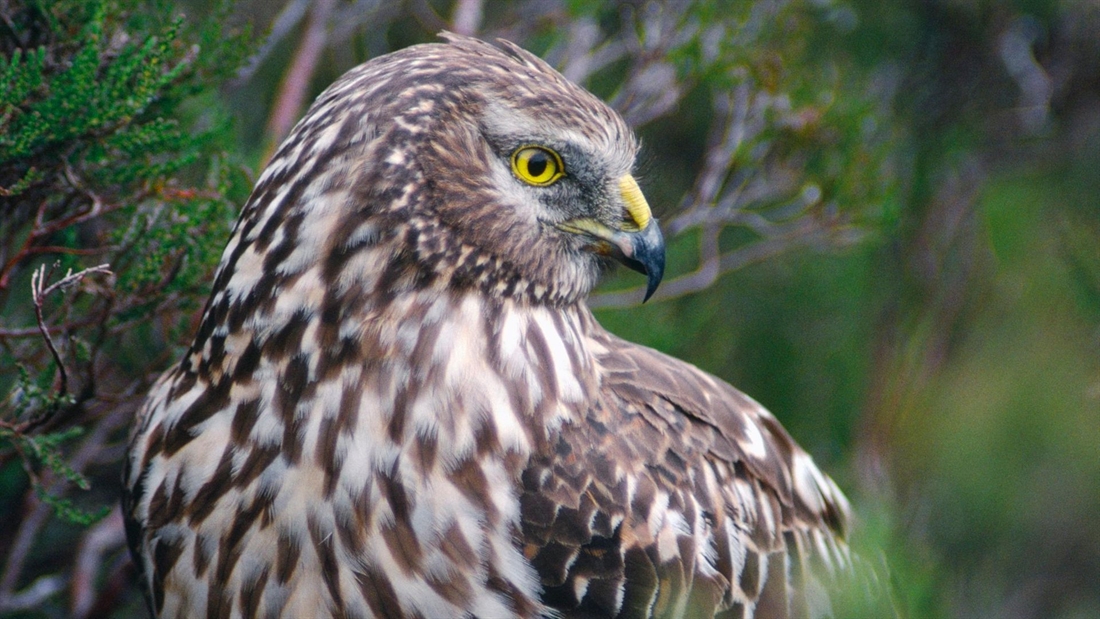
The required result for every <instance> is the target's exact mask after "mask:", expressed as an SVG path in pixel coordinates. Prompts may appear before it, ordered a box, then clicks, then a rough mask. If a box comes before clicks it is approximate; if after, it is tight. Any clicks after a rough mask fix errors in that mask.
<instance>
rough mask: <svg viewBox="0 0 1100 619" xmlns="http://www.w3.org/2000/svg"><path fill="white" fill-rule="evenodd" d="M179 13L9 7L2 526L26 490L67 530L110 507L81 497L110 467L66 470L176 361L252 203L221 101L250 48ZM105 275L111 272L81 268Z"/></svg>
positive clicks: (0, 354) (104, 499)
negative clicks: (219, 91) (165, 363)
mask: <svg viewBox="0 0 1100 619" xmlns="http://www.w3.org/2000/svg"><path fill="white" fill-rule="evenodd" d="M175 11H176V9H174V8H173V7H172V5H171V4H168V3H165V2H159V1H155V2H143V1H140V0H90V1H85V0H61V1H56V2H48V3H43V2H36V1H33V0H28V1H23V2H19V1H17V2H12V3H5V4H4V6H3V7H0V13H2V15H0V16H2V18H3V22H4V23H5V24H6V25H7V26H6V27H5V28H4V29H0V50H2V51H3V52H4V53H3V55H2V56H0V310H2V311H0V316H2V318H0V393H6V394H7V395H6V397H5V398H4V399H3V400H0V462H9V461H11V460H12V459H15V460H18V461H20V462H21V463H22V465H23V466H22V469H23V471H24V472H25V474H26V475H27V477H28V479H29V484H22V485H21V484H17V483H11V481H10V480H9V483H5V484H4V485H3V486H2V490H0V505H2V506H3V507H0V518H5V519H16V520H18V518H20V517H22V514H21V513H20V511H19V510H18V506H20V505H22V504H23V503H24V501H23V500H20V499H19V494H22V493H23V492H25V491H26V492H30V493H32V496H33V497H36V499H37V500H38V501H40V502H42V503H43V504H45V505H47V506H49V508H50V509H51V510H52V512H53V513H54V514H56V516H57V517H58V518H59V519H60V520H61V521H62V522H65V523H68V524H70V525H75V526H81V527H86V526H89V525H91V524H93V523H95V522H96V521H98V520H100V519H101V518H103V517H104V516H105V515H106V514H107V513H108V512H109V511H110V509H111V503H112V502H113V501H112V499H111V498H110V497H109V496H99V498H94V499H89V500H91V501H92V503H93V505H94V506H93V507H91V508H90V509H89V508H87V507H85V506H84V505H85V504H86V503H88V502H89V500H81V501H77V500H76V499H75V498H74V497H73V496H71V493H72V491H73V490H74V489H76V490H83V491H88V492H89V494H90V495H96V496H98V495H102V492H100V491H97V487H98V488H107V489H113V487H114V483H115V482H114V481H113V480H110V478H111V477H115V475H117V471H114V470H112V471H110V472H109V473H110V474H109V475H108V480H109V481H107V482H104V481H103V480H102V479H100V478H99V477H92V476H90V475H89V473H88V472H87V471H86V468H87V467H88V466H89V465H88V464H85V463H84V462H85V461H86V460H87V458H85V459H84V460H81V461H80V463H79V464H78V463H77V462H76V461H74V460H73V456H74V454H75V453H77V452H81V453H85V454H94V453H95V452H97V451H101V450H103V449H107V448H108V447H109V446H110V445H117V443H118V441H119V440H120V439H121V438H122V437H121V436H120V435H119V433H118V432H117V431H115V432H108V431H105V430H103V431H91V430H92V429H96V428H111V427H123V426H124V425H125V424H126V422H128V421H129V419H130V418H131V417H132V415H133V412H134V405H135V403H136V402H135V400H134V399H133V397H132V395H130V394H132V393H133V390H134V389H135V388H136V389H137V390H138V391H141V390H142V389H143V388H144V387H143V386H142V385H147V384H148V381H149V377H148V376H145V375H144V374H145V373H146V372H149V371H150V370H151V369H152V368H150V367H149V365H148V363H149V361H150V360H151V359H153V358H158V357H161V356H164V355H166V354H175V350H176V349H175V347H178V346H179V345H180V344H181V342H179V341H178V338H179V336H180V329H179V328H178V326H179V325H181V324H183V323H184V316H188V315H189V313H190V312H193V311H194V308H195V307H196V306H197V305H198V304H199V303H200V302H201V299H202V298H203V297H204V296H205V291H206V287H207V285H208V281H209V277H210V273H211V271H212V270H213V268H214V266H215V265H216V263H217V258H218V255H219V253H220V250H221V247H222V243H223V242H224V239H225V238H226V237H227V236H228V231H229V227H230V225H231V223H232V221H233V217H234V215H235V213H236V211H237V209H238V207H239V204H240V200H241V199H242V198H243V196H244V195H246V194H247V191H248V187H249V185H250V179H249V178H248V175H247V174H245V173H243V172H242V170H241V166H240V165H239V164H237V163H235V162H236V159H235V158H234V156H233V155H231V154H228V153H226V152H225V151H224V146H225V145H224V143H223V142H224V140H225V135H226V134H227V133H228V131H227V129H228V127H229V120H228V115H227V114H225V113H224V112H223V111H222V110H221V109H220V107H219V104H218V103H217V100H216V97H214V96H213V95H212V93H213V91H214V89H215V88H216V87H217V85H218V84H219V83H220V82H221V81H222V80H224V79H225V78H226V77H228V76H229V75H231V74H232V73H233V71H235V70H236V67H237V66H238V65H239V63H240V61H241V60H242V59H243V57H244V54H246V53H248V50H249V49H250V47H251V46H250V44H249V42H248V39H247V34H246V33H244V32H243V31H241V30H240V29H235V28H234V27H232V26H231V21H232V20H230V19H228V15H229V12H228V11H229V8H228V4H227V3H223V4H221V5H220V6H219V7H218V8H217V9H216V10H214V11H210V12H208V13H207V16H206V18H205V19H203V20H201V21H198V22H195V21H189V20H186V19H184V18H183V17H181V16H178V15H175V14H174V13H175ZM44 261H45V263H46V264H49V263H53V264H54V265H55V267H54V269H47V271H46V272H44V273H45V280H46V281H43V282H40V289H41V290H43V291H45V292H44V294H43V295H42V296H41V297H39V296H38V295H37V294H27V292H26V291H27V290H28V287H29V284H30V282H31V279H30V275H31V273H32V272H33V271H34V270H35V269H36V268H37V267H38V266H39V265H40V264H43V263H44ZM100 264H110V273H107V274H103V273H101V272H99V271H96V270H93V271H83V270H82V269H86V268H88V267H91V266H93V265H100ZM70 269H71V270H72V271H73V272H74V273H75V274H74V276H73V278H72V279H71V281H67V283H66V284H65V285H64V286H53V284H59V283H61V280H57V279H56V278H54V277H53V273H54V272H57V273H63V272H66V271H68V270H70ZM47 334H48V335H47ZM128 350H135V351H137V352H136V353H135V354H136V356H135V354H130V353H127V352H126V351H128ZM167 351H171V352H167ZM135 380H136V381H137V383H136V385H135V383H134V381H135ZM6 470H9V471H10V470H11V469H6ZM16 470H18V469H16ZM6 493H17V494H13V495H9V494H6ZM14 527H15V525H11V529H12V530H15V529H14ZM30 534H31V535H36V534H37V533H36V532H35V531H32V532H31V533H30ZM36 565H37V563H36ZM43 567H48V564H43ZM39 569H41V568H39ZM27 577H33V574H31V575H29V576H27ZM20 582H24V580H22V579H21V580H20ZM0 597H2V596H0Z"/></svg>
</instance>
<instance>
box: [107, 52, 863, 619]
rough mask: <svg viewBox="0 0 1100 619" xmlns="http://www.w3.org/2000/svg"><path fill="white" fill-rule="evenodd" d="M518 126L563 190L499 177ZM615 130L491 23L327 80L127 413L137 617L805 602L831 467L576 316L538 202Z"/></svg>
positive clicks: (575, 252) (560, 251) (561, 612)
mask: <svg viewBox="0 0 1100 619" xmlns="http://www.w3.org/2000/svg"><path fill="white" fill-rule="evenodd" d="M524 143H540V144H549V145H552V146H554V147H555V148H558V149H561V150H562V151H563V152H565V153H567V154H569V155H570V159H569V161H570V162H574V163H573V164H572V165H573V167H572V168H571V169H570V172H571V173H572V174H573V175H574V176H575V177H576V179H577V185H576V186H578V187H583V188H584V190H583V191H577V192H573V193H568V191H567V190H566V189H561V190H559V193H553V192H552V191H543V192H541V193H539V192H536V191H534V190H532V189H531V188H527V187H523V186H521V185H520V184H519V183H518V182H517V181H516V180H515V179H514V178H512V176H511V174H510V173H509V170H508V167H507V161H506V158H507V152H509V150H510V149H512V148H515V147H516V146H518V145H522V144H524ZM636 154H637V144H636V142H635V140H634V138H633V137H632V134H631V132H630V130H629V129H628V128H627V127H626V126H625V124H624V123H623V121H622V120H621V119H620V118H619V116H618V115H616V114H615V113H614V112H613V111H611V110H610V109H609V108H608V107H607V106H605V105H604V104H603V103H601V102H600V101H598V100H597V99H596V98H594V97H593V96H592V95H590V94H589V93H587V92H585V91H584V90H582V89H580V88H578V87H577V86H575V85H573V84H571V83H569V82H568V81H566V80H565V79H564V78H562V77H561V76H560V75H559V74H558V73H557V72H555V71H554V70H553V69H551V68H550V67H549V66H547V65H546V64H545V63H543V62H542V61H541V60H539V59H538V58H536V57H534V56H532V55H530V54H528V53H526V52H524V51H522V50H520V49H518V48H516V47H514V46H511V45H509V44H505V43H502V44H501V47H499V48H498V47H495V46H492V45H489V44H486V43H482V42H480V41H476V40H472V39H467V38H462V37H456V36H448V37H447V42H446V43H442V44H434V45H424V46H417V47H413V48H409V49H406V50H403V51H400V52H397V53H394V54H390V55H387V56H383V57H381V58H378V59H375V60H373V61H371V62H368V63H366V64H364V65H362V66H360V67H358V68H356V69H353V70H352V71H351V72H349V73H348V74H346V75H345V76H344V77H342V78H341V79H340V80H339V81H338V82H336V83H335V84H334V85H333V86H331V87H330V88H329V89H328V90H327V91H325V93H323V94H322V95H321V96H320V97H319V98H318V100H317V101H316V102H315V103H314V105H313V106H312V107H311V109H310V110H309V111H308V112H307V114H306V115H305V117H304V118H303V120H302V121H301V122H300V123H299V124H298V126H297V127H296V128H295V130H294V131H293V132H292V134H291V135H290V137H288V138H287V140H286V141H285V143H284V144H283V145H282V147H281V148H280V149H279V150H278V152H277V153H276V155H275V156H274V158H273V159H272V161H271V162H270V164H269V165H268V167H267V169H266V170H265V171H264V173H263V174H262V176H261V177H260V179H259V181H258V182H257V185H256V188H255V190H254V192H253V194H252V196H251V198H250V199H249V201H248V203H247V204H246V205H245V207H244V209H243V212H242V214H241V217H240V220H239V221H238V224H237V226H236V228H235V230H234V233H233V236H232V238H231V239H230V241H229V243H228V245H227V246H226V249H225V252H224V254H223V257H222V261H221V264H220V266H219V268H218V271H217V273H216V275H215V280H214V283H213V291H212V295H211V297H210V300H209V302H208V304H207V306H206V308H205V311H204V315H203V318H202V321H201V326H200V328H199V331H198V333H197V335H196V338H195V340H194V343H193V345H192V347H191V348H190V350H189V351H188V352H187V354H186V356H185V357H184V358H183V360H182V361H181V362H180V363H179V364H178V365H177V366H175V367H174V368H172V369H171V370H169V371H168V372H167V373H165V374H164V375H163V376H162V377H161V379H160V380H159V381H158V382H157V383H156V385H155V386H154V388H153V390H152V392H151V393H150V394H149V396H148V399H147V400H146V402H145V404H144V406H143V407H142V409H141V411H140V412H139V415H138V419H137V420H136V424H135V429H134V432H133V435H132V439H131V443H130V450H129V458H128V461H127V466H126V471H125V488H126V496H125V500H124V502H125V511H126V516H127V519H128V535H129V539H130V543H131V547H132V549H133V551H134V555H135V558H136V559H137V561H138V563H139V567H140V572H141V574H142V576H143V578H144V580H145V582H146V585H147V589H148V591H149V593H150V595H149V602H150V607H151V609H152V611H153V613H154V614H155V615H156V616H159V617H196V616H207V617H318V616H333V617H364V618H365V617H463V616H465V617H554V616H567V617H611V616H622V617H650V616H660V617H699V616H709V615H719V616H723V617H758V618H765V617H766V618H771V617H813V616H823V615H827V614H828V613H829V603H828V597H827V590H828V588H829V586H830V582H831V581H832V579H833V578H835V576H836V574H837V573H838V572H840V571H843V570H844V569H846V566H847V565H848V563H849V561H850V558H849V555H848V550H847V547H846V545H845V543H844V541H843V534H844V528H845V523H846V520H847V511H848V508H847V504H846V502H845V499H844V497H843V496H842V495H841V493H840V492H839V490H837V488H836V486H835V485H834V484H833V482H832V481H831V480H829V479H828V478H827V477H826V476H824V475H823V474H822V473H821V472H820V471H819V470H818V469H817V468H816V467H815V465H814V464H813V463H812V462H811V460H810V458H809V457H808V456H807V455H806V453H805V452H803V451H802V450H801V449H800V448H799V447H798V446H797V445H796V444H795V443H794V441H793V440H792V439H791V437H790V436H789V435H788V434H787V433H786V432H785V431H784V430H783V428H782V427H781V426H780V425H779V423H778V422H777V421H776V420H775V418H774V417H772V416H771V415H770V414H769V413H768V412H767V411H765V410H764V409H763V408H762V407H760V406H759V405H758V404H757V403H755V402H754V401H752V400H751V399H749V398H748V397H746V396H745V395H743V394H741V393H740V392H738V391H736V390H735V389H733V388H732V387H730V386H729V385H727V384H725V383H724V382H722V381H721V380H719V379H717V378H714V377H712V376H710V375H708V374H706V373H704V372H702V371H700V370H698V369H696V368H694V367H692V366H691V365H688V364H686V363H683V362H680V361H677V360H675V359H672V358H669V357H667V356H665V355H662V354H661V353H658V352H656V351H653V350H650V349H647V348H643V347H640V346H637V345H634V344H631V343H628V342H625V341H623V340H620V339H618V338H615V337H614V336H612V335H610V334H609V333H607V332H606V331H604V330H603V329H602V328H601V327H600V326H599V324H597V323H596V321H595V319H594V318H593V316H592V315H591V313H590V312H589V311H588V309H587V307H586V306H585V304H584V298H585V296H586V295H587V293H588V292H589V291H590V290H591V288H592V286H593V285H594V284H595V282H596V279H597V277H598V274H599V271H600V268H601V262H600V260H601V259H600V258H598V257H596V256H594V255H592V254H590V253H588V252H585V251H582V250H581V248H580V246H579V245H578V244H576V243H574V242H573V241H572V240H571V239H569V238H565V237H564V236H563V234H562V233H560V232H558V231H556V230H554V229H553V228H552V227H551V226H547V225H545V224H546V223H547V222H553V221H555V218H556V220H562V219H565V218H568V217H575V216H577V215H578V214H585V213H599V214H601V215H602V216H605V217H611V216H617V215H615V213H621V210H622V205H621V203H620V202H619V201H618V198H617V196H616V192H615V189H614V188H615V187H616V185H615V182H616V181H617V179H618V178H619V177H621V176H622V175H623V174H626V173H629V172H630V169H631V166H632V165H633V162H634V158H635V156H636ZM605 180H606V182H605ZM563 185H564V184H563Z"/></svg>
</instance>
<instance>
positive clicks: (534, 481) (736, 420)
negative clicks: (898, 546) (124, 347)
mask: <svg viewBox="0 0 1100 619" xmlns="http://www.w3.org/2000/svg"><path fill="white" fill-rule="evenodd" d="M591 344H592V345H591V347H590V348H591V351H592V352H593V354H594V357H595V360H596V367H597V368H598V370H599V372H600V384H601V387H600V397H599V398H598V400H597V401H596V402H595V403H594V404H593V405H592V406H591V407H590V408H589V410H588V411H587V413H586V415H585V418H584V419H579V420H577V421H576V422H575V423H571V424H566V425H564V426H563V427H562V428H561V429H560V430H559V431H558V432H557V434H556V436H555V437H554V439H553V440H552V441H551V443H550V447H551V449H550V450H548V451H547V452H546V453H544V454H541V455H538V456H536V457H534V458H532V460H531V463H530V465H529V466H528V468H527V470H526V471H525V472H524V474H523V479H522V484H523V487H522V494H521V512H522V516H523V518H522V524H523V533H524V538H525V541H526V544H527V547H526V549H525V552H526V554H527V556H528V557H529V558H530V559H531V560H532V564H533V565H534V566H535V567H536V569H537V570H538V572H539V574H540V576H541V578H542V581H543V586H544V588H545V591H546V601H547V602H548V603H549V604H550V605H551V606H554V607H557V608H560V609H563V610H567V611H570V612H578V611H586V612H592V613H596V614H597V615H598V614H600V613H607V612H612V614H614V613H615V612H623V613H625V614H626V615H627V616H635V615H637V616H651V615H653V616H676V615H678V614H680V611H682V610H687V611H689V616H691V615H693V614H697V613H699V612H701V613H703V614H707V613H713V612H715V611H717V610H720V609H722V608H736V607H737V606H738V605H740V606H741V607H742V608H747V609H753V608H755V609H758V610H760V609H763V608H764V607H765V606H766V605H767V604H769V603H772V602H774V603H776V604H780V605H782V606H789V605H790V604H792V603H793V602H792V601H790V600H787V599H785V596H786V595H787V592H788V591H790V590H791V589H792V588H793V587H795V586H798V585H800V584H801V583H793V582H788V578H789V577H790V574H791V572H790V569H791V565H790V563H789V562H790V561H792V560H793V561H796V562H799V563H800V565H799V566H798V568H797V569H796V572H799V573H800V571H801V568H802V567H804V566H803V565H801V563H802V562H803V561H804V560H805V557H807V556H809V555H816V556H817V559H818V561H816V562H817V563H818V564H819V565H822V566H823V567H825V568H827V569H828V570H830V571H831V569H833V568H835V567H837V565H836V564H837V563H838V562H844V561H845V560H846V558H847V552H848V551H847V547H846V545H845V542H844V539H843V538H844V529H845V527H846V523H847V520H848V511H849V508H848V504H847V501H846V499H845V498H844V496H843V495H842V494H841V492H840V491H839V489H838V488H837V487H836V485H835V484H834V483H833V481H832V480H830V479H829V478H828V477H826V476H825V475H824V474H823V473H821V472H820V471H819V470H818V468H817V467H816V465H814V463H813V461H812V459H811V458H810V457H809V456H808V455H807V454H806V452H805V451H803V450H802V449H801V448H800V447H799V446H798V445H797V444H796V443H795V441H794V440H793V439H792V438H791V436H790V434H788V433H787V431H786V430H785V429H783V427H782V426H781V425H780V424H779V422H778V421H777V420H776V418H775V417H774V416H773V415H772V414H771V413H769V412H768V411H767V410H765V409H764V408H763V407H762V406H761V405H760V404H758V403H756V402H755V401H754V400H752V399H751V398H749V397H748V396H746V395H744V394H743V393H741V392H740V391H738V390H737V389H735V388H734V387H732V386H731V385H729V384H728V383H726V382H724V381H722V380H721V379H719V378H716V377H714V376H712V375H710V374H708V373H706V372H704V371H702V370H700V369H698V368H696V367H695V366H693V365H691V364H689V363H686V362H683V361H680V360H678V359H675V358H673V357H670V356H668V355H665V354H663V353H661V352H658V351H656V350H653V349H650V348H647V347H644V346H640V345H637V344H633V343H630V342H627V341H624V340H622V339H619V338H617V337H615V336H613V335H611V334H609V333H606V332H596V333H595V335H594V336H593V339H592V341H591ZM769 559H770V567H769ZM805 567H808V564H807V565H806V566H805ZM769 572H770V574H769ZM769 577H770V579H771V581H770V582H768V580H769ZM768 596H773V597H774V596H778V599H777V600H773V601H772V602H769V601H768V599H767V598H768ZM581 614H582V615H583V612H582V613H581ZM757 616H762V615H757Z"/></svg>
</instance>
